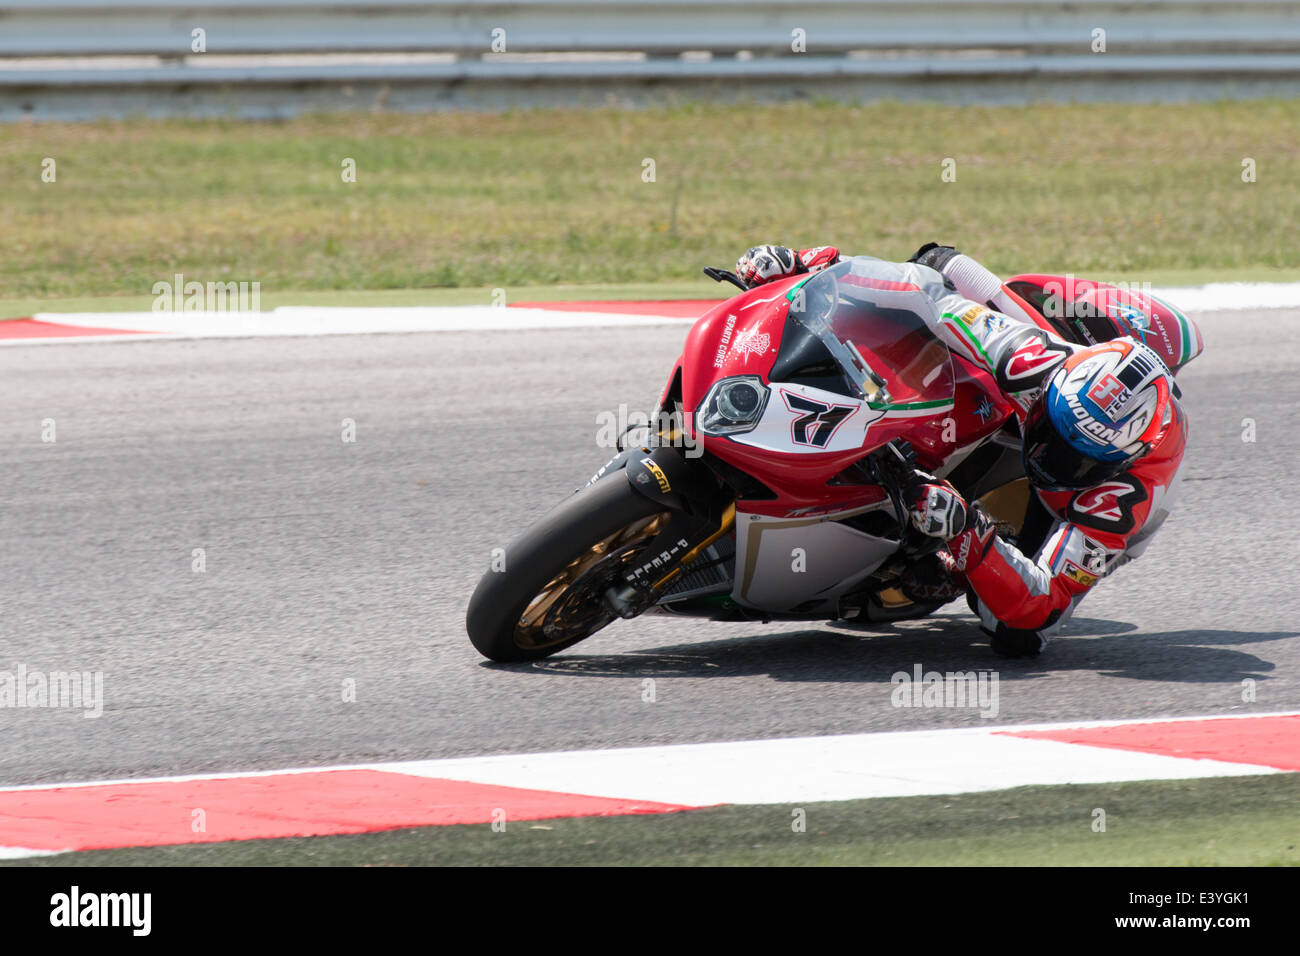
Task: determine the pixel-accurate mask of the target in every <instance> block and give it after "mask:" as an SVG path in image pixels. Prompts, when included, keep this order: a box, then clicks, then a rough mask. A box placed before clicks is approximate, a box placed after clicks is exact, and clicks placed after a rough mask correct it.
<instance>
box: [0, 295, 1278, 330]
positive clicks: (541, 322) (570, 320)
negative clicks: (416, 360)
mask: <svg viewBox="0 0 1300 956" xmlns="http://www.w3.org/2000/svg"><path fill="white" fill-rule="evenodd" d="M1153 291H1154V292H1155V293H1156V294H1157V295H1159V296H1160V297H1161V298H1164V299H1166V300H1168V301H1170V302H1172V303H1173V304H1174V305H1175V306H1177V307H1178V308H1180V309H1182V310H1184V311H1186V312H1206V311H1217V310H1233V311H1242V310H1248V309H1279V308H1300V282H1216V283H1210V284H1208V285H1203V286H1195V287H1179V288H1168V289H1155V290H1153ZM33 318H35V319H37V320H38V321H41V322H54V323H60V324H64V325H76V326H83V327H87V328H96V329H122V330H130V331H131V332H132V333H135V334H130V335H111V334H110V335H92V336H66V337H62V338H12V339H5V338H0V346H3V345H41V344H51V343H53V344H60V343H73V342H110V341H124V340H125V341H137V342H139V341H152V340H156V339H158V338H165V339H202V338H247V337H252V336H302V335H370V334H380V333H391V332H502V331H522V330H528V329H577V328H602V327H603V328H617V327H633V326H651V325H683V326H684V325H687V324H689V323H690V321H691V320H690V319H682V318H679V317H674V316H667V315H631V314H624V313H606V312H585V311H573V312H562V311H557V310H553V309H530V308H513V307H511V308H504V307H498V306H477V305H473V306H411V307H404V308H384V307H380V308H368V307H346V306H340V307H326V306H290V307H281V308H278V309H274V310H272V311H270V312H40V313H37V314H36V315H34V316H33Z"/></svg>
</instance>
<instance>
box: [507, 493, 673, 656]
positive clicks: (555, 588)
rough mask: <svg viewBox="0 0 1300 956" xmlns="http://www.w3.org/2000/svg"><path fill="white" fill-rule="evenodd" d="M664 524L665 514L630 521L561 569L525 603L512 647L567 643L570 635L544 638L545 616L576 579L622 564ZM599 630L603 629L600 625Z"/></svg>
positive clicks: (539, 648) (530, 648)
mask: <svg viewBox="0 0 1300 956" xmlns="http://www.w3.org/2000/svg"><path fill="white" fill-rule="evenodd" d="M667 521H668V515H667V513H666V512H665V513H663V514H658V515H654V516H653V517H650V518H641V519H639V520H637V521H634V522H632V523H631V524H630V525H627V526H626V527H624V528H621V529H619V530H618V531H615V532H614V533H613V534H611V535H609V536H608V537H606V538H603V539H602V540H600V541H598V542H597V543H596V544H594V545H592V546H591V547H590V548H588V549H587V550H586V551H585V552H584V553H582V554H580V555H579V556H578V557H576V558H574V559H573V560H572V561H570V562H569V563H568V564H567V565H565V567H564V569H563V570H562V571H560V573H559V574H557V575H555V577H553V578H551V580H550V581H548V582H547V584H546V586H545V587H543V588H542V589H541V590H540V591H538V592H537V595H536V596H535V597H534V598H533V599H532V600H531V601H529V602H528V606H527V607H525V608H524V610H523V613H521V614H520V615H519V621H518V622H517V623H516V624H515V644H516V645H518V646H519V647H521V648H525V649H528V650H542V649H544V648H547V647H551V646H553V645H555V644H559V643H562V642H564V641H567V640H570V639H571V638H572V637H573V635H572V634H570V633H564V634H561V635H559V636H558V637H549V638H548V637H547V636H546V624H547V616H548V615H549V614H550V613H551V610H552V609H553V608H554V607H555V605H556V604H557V603H558V602H559V601H560V599H561V598H562V597H563V596H564V595H565V594H566V593H567V592H568V591H569V589H570V588H571V587H572V586H573V584H574V583H575V582H576V581H578V579H580V578H581V577H582V576H583V575H585V574H588V573H589V572H591V571H592V570H594V569H595V568H596V567H598V566H599V565H600V564H602V563H604V562H607V561H620V562H623V563H626V562H627V559H629V558H630V557H631V556H632V554H634V553H635V551H636V550H637V545H639V544H643V543H644V542H646V541H649V540H650V539H651V538H653V537H654V536H655V535H657V534H658V533H659V532H660V530H661V529H662V528H663V526H664V525H665V524H666V523H667ZM605 623H609V622H608V621H606V622H605ZM600 626H601V627H603V626H604V624H601V625H600ZM597 629H599V628H597ZM584 636H585V635H584Z"/></svg>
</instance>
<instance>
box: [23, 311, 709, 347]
mask: <svg viewBox="0 0 1300 956" xmlns="http://www.w3.org/2000/svg"><path fill="white" fill-rule="evenodd" d="M32 318H34V319H36V320H37V321H39V322H58V323H60V324H63V325H79V326H83V327H86V328H95V329H128V330H131V331H134V332H145V333H148V332H153V333H162V334H166V335H168V336H171V337H177V338H236V337H240V338H242V337H245V336H260V335H361V334H370V333H381V332H495V331H509V330H516V331H517V330H522V329H575V328H590V327H596V326H638V325H686V324H687V323H688V322H689V321H690V320H688V319H681V318H673V317H671V316H666V315H624V314H615V313H603V312H561V311H557V310H554V309H514V308H498V307H494V306H454V307H453V306H448V307H427V308H426V307H412V308H400V309H392V308H315V307H297V306H295V307H288V308H280V309H275V310H273V311H271V312H40V313H37V314H36V315H33V316H32ZM94 338H95V339H102V338H103V336H95V337H94ZM14 341H24V340H14ZM62 341H67V340H66V339H64V340H62Z"/></svg>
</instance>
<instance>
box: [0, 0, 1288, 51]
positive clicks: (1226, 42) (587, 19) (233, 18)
mask: <svg viewBox="0 0 1300 956" xmlns="http://www.w3.org/2000/svg"><path fill="white" fill-rule="evenodd" d="M196 27H198V28H202V29H204V30H205V31H206V34H207V41H208V52H213V53H217V52H220V53H284V52H316V53H322V52H339V51H374V52H378V51H387V52H393V51H438V52H450V53H461V54H477V53H487V52H491V51H492V50H493V48H492V46H491V44H492V40H493V31H494V30H497V29H502V30H505V41H506V45H507V49H508V50H514V51H521V52H522V51H528V52H547V51H592V50H601V51H605V50H635V51H646V52H660V53H674V54H675V53H678V52H680V51H682V50H710V51H713V52H735V51H738V50H750V51H754V52H756V53H758V52H764V53H777V52H785V53H789V52H791V49H790V47H791V31H793V30H796V29H801V30H803V31H804V32H805V36H806V40H807V44H808V49H809V51H814V50H815V51H819V52H826V51H841V50H848V49H956V48H977V47H979V48H988V49H1005V48H1011V49H1033V50H1036V51H1039V52H1049V51H1075V52H1089V50H1090V46H1089V44H1090V43H1091V39H1092V30H1093V29H1095V28H1102V29H1105V30H1106V31H1107V41H1108V44H1109V45H1111V46H1112V47H1113V48H1115V49H1117V50H1118V49H1120V48H1122V49H1123V51H1124V52H1127V53H1139V52H1148V51H1156V52H1161V53H1168V52H1173V51H1183V52H1194V51H1197V50H1201V51H1204V50H1216V51H1219V52H1224V51H1227V50H1235V49H1241V50H1249V51H1258V50H1275V49H1282V48H1290V49H1292V50H1295V49H1297V38H1300V4H1297V3H1296V2H1295V0H1130V2H1122V0H1120V2H1116V0H1070V2H1063V0H802V2H797V3H792V2H789V0H785V2H780V0H515V2H509V3H507V2H486V0H485V2H475V0H9V2H8V3H4V4H0V56H97V55H113V54H116V55H121V54H153V55H157V56H186V55H188V54H189V53H190V44H191V31H192V30H193V29H194V28H196Z"/></svg>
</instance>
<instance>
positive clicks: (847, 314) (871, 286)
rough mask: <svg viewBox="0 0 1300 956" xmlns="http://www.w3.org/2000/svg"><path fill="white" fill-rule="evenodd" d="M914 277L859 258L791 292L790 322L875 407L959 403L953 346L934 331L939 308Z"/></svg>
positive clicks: (902, 268)
mask: <svg viewBox="0 0 1300 956" xmlns="http://www.w3.org/2000/svg"><path fill="white" fill-rule="evenodd" d="M908 273H909V270H908V269H907V267H905V266H901V265H899V264H897V263H892V262H885V261H883V260H880V259H873V258H871V257H869V256H857V257H854V258H852V259H848V260H845V261H844V262H841V263H839V264H837V265H835V266H832V267H830V268H829V269H825V270H823V271H821V272H819V273H817V274H816V275H814V276H812V277H811V278H809V279H808V280H807V281H806V282H803V283H801V284H800V285H799V286H797V287H795V288H794V289H791V290H790V292H789V299H790V312H789V317H790V319H792V320H793V321H795V322H797V323H798V324H800V325H802V326H803V327H804V328H806V329H807V330H808V331H809V332H810V333H811V334H813V335H815V336H816V337H817V338H818V339H819V340H820V341H821V342H822V344H823V345H825V347H826V350H827V351H828V352H829V353H830V355H831V356H832V357H833V358H834V360H835V361H836V362H837V363H838V364H839V366H840V367H841V369H842V370H843V371H844V374H845V376H846V377H847V379H848V381H849V383H850V385H851V386H852V387H853V388H854V389H856V390H857V392H858V397H860V398H864V399H866V400H867V401H868V402H869V403H871V404H872V405H875V406H881V407H883V406H894V405H912V404H917V403H931V402H938V401H950V400H951V399H952V397H953V372H952V365H951V362H950V356H949V353H948V347H947V346H946V345H944V344H943V342H942V341H940V340H939V338H938V337H937V336H936V335H935V333H934V331H933V327H934V325H932V323H934V324H935V325H937V316H936V314H935V306H934V302H933V300H932V299H930V297H929V296H927V295H926V294H925V293H924V292H922V291H921V288H920V287H919V286H918V285H916V284H915V283H914V282H911V281H908V280H909V274H908ZM927 317H929V321H927Z"/></svg>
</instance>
